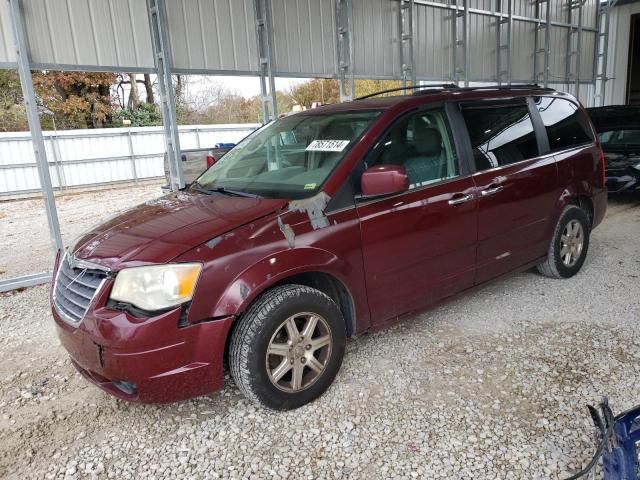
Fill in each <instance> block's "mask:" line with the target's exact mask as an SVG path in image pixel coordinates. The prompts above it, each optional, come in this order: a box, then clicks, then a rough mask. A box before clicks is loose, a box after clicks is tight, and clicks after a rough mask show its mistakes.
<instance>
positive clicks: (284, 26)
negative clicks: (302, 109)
mask: <svg viewBox="0 0 640 480" xmlns="http://www.w3.org/2000/svg"><path fill="white" fill-rule="evenodd" d="M271 18H272V25H273V30H274V32H273V43H274V58H275V63H274V70H275V71H276V72H277V73H279V74H284V75H286V74H287V73H293V74H299V73H301V72H308V73H314V74H316V75H332V74H333V73H335V70H336V58H335V57H336V47H335V38H336V25H335V17H334V12H333V2H332V1H317V0H271Z"/></svg>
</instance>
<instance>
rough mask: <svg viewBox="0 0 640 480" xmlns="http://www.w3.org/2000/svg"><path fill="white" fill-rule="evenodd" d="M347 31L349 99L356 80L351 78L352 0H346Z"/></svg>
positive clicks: (352, 95) (352, 96) (354, 94)
mask: <svg viewBox="0 0 640 480" xmlns="http://www.w3.org/2000/svg"><path fill="white" fill-rule="evenodd" d="M347 31H348V39H349V75H348V78H349V97H350V98H351V99H353V98H355V96H356V82H355V80H354V78H353V63H354V56H353V2H352V0H347Z"/></svg>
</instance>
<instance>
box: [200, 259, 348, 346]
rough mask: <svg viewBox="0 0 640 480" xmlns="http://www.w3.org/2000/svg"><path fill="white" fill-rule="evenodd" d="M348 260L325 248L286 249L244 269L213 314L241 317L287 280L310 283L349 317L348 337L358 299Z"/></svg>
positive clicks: (309, 284) (301, 283) (289, 281)
mask: <svg viewBox="0 0 640 480" xmlns="http://www.w3.org/2000/svg"><path fill="white" fill-rule="evenodd" d="M347 267H348V265H346V264H345V262H344V260H342V259H340V258H338V257H336V256H335V255H333V254H331V253H329V252H326V251H324V250H320V249H316V248H302V249H295V250H286V251H283V252H280V253H278V254H275V255H270V256H268V257H267V258H265V259H263V260H261V261H259V262H257V263H256V264H254V265H253V266H251V267H250V268H248V269H246V270H245V271H244V272H242V273H241V274H240V275H238V277H236V279H235V280H234V281H233V282H232V283H231V284H230V285H229V287H228V288H227V289H226V290H225V291H224V292H223V294H222V295H221V296H220V298H219V299H218V301H217V303H216V305H215V307H214V309H213V312H212V315H211V316H212V317H214V318H215V317H223V316H226V315H235V316H240V315H241V314H242V313H243V312H245V311H246V310H247V308H248V307H249V305H250V304H251V303H252V302H253V301H254V300H255V299H256V298H258V297H259V296H260V295H262V294H263V293H264V292H266V291H267V290H269V289H271V288H273V287H275V286H278V285H284V284H287V283H291V284H298V285H306V286H309V287H312V288H315V289H317V290H319V291H321V292H323V293H325V294H326V295H327V296H329V297H330V298H331V299H332V300H333V301H334V302H336V304H337V305H338V308H340V311H341V312H342V315H343V317H344V320H345V328H346V332H347V336H351V335H353V333H354V332H355V331H356V318H357V312H356V302H355V299H354V297H353V293H352V289H351V288H349V285H348V281H347V279H346V275H344V274H342V273H341V271H342V270H343V269H347Z"/></svg>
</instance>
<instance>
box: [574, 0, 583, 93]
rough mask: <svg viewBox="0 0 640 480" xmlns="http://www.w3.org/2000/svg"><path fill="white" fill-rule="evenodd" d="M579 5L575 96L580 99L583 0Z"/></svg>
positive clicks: (580, 0)
mask: <svg viewBox="0 0 640 480" xmlns="http://www.w3.org/2000/svg"><path fill="white" fill-rule="evenodd" d="M578 1H579V2H580V6H579V7H578V39H577V44H576V79H575V80H576V92H575V95H576V98H577V99H578V100H579V99H580V60H581V58H580V56H581V50H582V5H583V4H584V0H578Z"/></svg>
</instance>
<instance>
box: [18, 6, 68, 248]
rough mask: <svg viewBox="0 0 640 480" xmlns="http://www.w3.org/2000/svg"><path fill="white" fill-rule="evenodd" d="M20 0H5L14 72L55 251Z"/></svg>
mask: <svg viewBox="0 0 640 480" xmlns="http://www.w3.org/2000/svg"><path fill="white" fill-rule="evenodd" d="M20 3H21V2H20V0H9V6H10V7H9V8H10V10H11V23H12V25H13V34H14V39H15V42H16V43H15V48H16V59H17V62H18V74H19V76H20V85H21V87H22V96H23V97H24V105H25V109H26V112H27V120H28V122H29V130H31V141H32V143H33V153H34V154H35V159H36V164H37V167H38V176H39V177H40V188H41V189H42V197H43V198H44V207H45V211H46V214H47V223H48V224H49V232H50V233H51V244H52V247H53V250H54V252H55V251H58V250H61V249H62V248H64V247H63V244H62V235H61V233H60V222H59V221H58V212H57V210H56V200H55V197H54V195H53V185H52V184H51V173H50V172H49V162H48V161H47V151H46V149H45V145H44V137H43V136H42V126H41V125H40V117H39V116H38V107H37V103H36V94H35V91H34V90H33V81H32V78H31V67H30V64H29V61H30V59H29V50H28V49H27V36H26V33H25V28H24V23H23V19H22V11H21V8H20V7H21V5H20Z"/></svg>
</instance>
